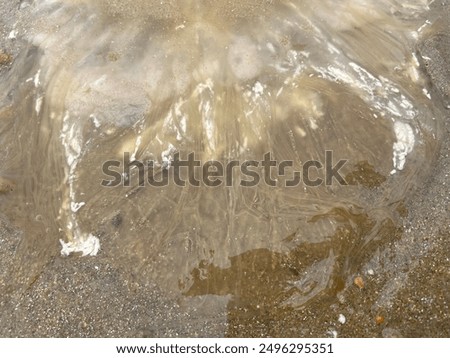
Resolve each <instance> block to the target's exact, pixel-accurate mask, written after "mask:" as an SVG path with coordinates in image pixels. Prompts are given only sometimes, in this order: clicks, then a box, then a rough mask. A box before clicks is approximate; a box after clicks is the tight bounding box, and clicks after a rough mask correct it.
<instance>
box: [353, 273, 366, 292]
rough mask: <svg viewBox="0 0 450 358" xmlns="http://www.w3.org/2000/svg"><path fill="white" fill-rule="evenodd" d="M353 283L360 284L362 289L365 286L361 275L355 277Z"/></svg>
mask: <svg viewBox="0 0 450 358" xmlns="http://www.w3.org/2000/svg"><path fill="white" fill-rule="evenodd" d="M353 283H354V284H355V285H356V286H358V287H359V288H360V289H363V288H364V280H363V278H362V277H361V276H357V277H355V279H354V281H353Z"/></svg>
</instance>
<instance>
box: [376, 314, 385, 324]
mask: <svg viewBox="0 0 450 358" xmlns="http://www.w3.org/2000/svg"><path fill="white" fill-rule="evenodd" d="M375 322H376V323H377V324H378V325H380V324H383V323H384V317H383V316H380V315H378V316H376V317H375Z"/></svg>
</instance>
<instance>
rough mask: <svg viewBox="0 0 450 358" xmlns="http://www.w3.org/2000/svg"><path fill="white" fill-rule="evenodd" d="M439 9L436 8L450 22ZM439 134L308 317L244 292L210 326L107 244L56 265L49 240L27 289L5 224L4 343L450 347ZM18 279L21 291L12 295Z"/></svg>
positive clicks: (0, 249)
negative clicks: (259, 341)
mask: <svg viewBox="0 0 450 358" xmlns="http://www.w3.org/2000/svg"><path fill="white" fill-rule="evenodd" d="M22 3H26V2H22ZM441 3H442V2H439V4H436V5H435V6H443V11H447V13H449V14H450V12H449V7H448V5H446V6H445V5H441ZM1 4H2V5H1V7H0V18H1V19H8V20H7V21H6V22H5V23H4V24H2V28H1V29H0V30H1V31H2V36H1V38H2V42H1V45H2V47H1V49H2V51H4V53H5V54H7V55H6V56H5V57H2V58H4V59H5V60H4V61H3V62H2V64H1V65H0V66H1V69H0V71H2V72H3V71H8V66H9V59H8V58H9V57H8V56H11V57H12V58H14V56H15V55H17V54H18V53H19V51H20V46H21V44H20V42H19V41H14V40H12V39H8V37H9V35H10V31H11V26H12V24H13V19H14V16H15V12H16V11H18V9H17V7H15V8H13V7H12V6H11V4H10V3H9V2H6V1H2V3H1ZM446 65H448V63H447V64H446ZM0 76H1V74H0ZM449 117H450V113H449ZM444 131H445V134H444V138H445V139H444V141H443V143H442V147H441V150H440V155H439V157H438V158H437V160H436V163H435V165H433V167H432V173H430V175H429V176H428V179H427V180H426V182H425V183H424V184H423V185H422V186H421V188H420V189H419V190H417V191H415V192H414V193H412V194H411V195H410V196H409V197H408V200H407V201H406V202H405V204H404V210H402V213H401V215H402V216H403V227H402V228H395V229H392V230H388V231H387V232H386V233H385V235H384V236H383V242H381V243H378V244H377V246H376V250H374V251H373V252H370V251H369V250H366V253H365V256H364V257H362V258H361V260H360V261H361V263H360V265H359V266H358V271H357V272H355V274H354V276H353V277H348V278H347V277H346V278H345V281H343V282H341V283H340V285H341V287H339V289H338V290H337V291H339V293H338V294H337V297H335V299H332V300H330V298H329V297H328V296H324V297H323V298H321V297H318V298H317V299H315V300H314V302H313V303H312V304H309V305H307V306H306V308H304V309H298V310H289V309H278V310H267V312H264V311H263V312H262V314H259V315H258V316H255V315H251V314H245V313H243V311H244V310H245V309H246V308H248V307H249V305H253V304H257V303H258V302H259V301H260V302H261V304H264V302H266V301H267V300H269V301H270V299H271V298H270V297H269V295H268V293H267V292H264V290H261V291H258V290H257V289H255V290H253V291H252V289H251V288H249V289H248V292H241V297H249V298H248V302H231V303H228V305H227V310H223V311H220V310H219V311H217V314H216V315H215V318H214V320H212V319H211V318H210V317H212V316H213V315H212V314H211V312H212V310H214V309H217V307H210V308H209V309H207V310H205V312H206V311H207V312H208V315H207V317H204V316H202V312H201V311H199V310H197V307H200V306H201V305H202V304H205V302H201V301H202V298H201V297H198V298H192V301H191V303H192V306H191V307H185V306H184V305H185V303H183V302H179V301H178V302H177V301H174V300H170V299H167V298H165V295H164V294H163V293H161V292H159V291H158V289H157V288H156V287H155V286H153V285H145V284H143V283H142V281H141V280H139V279H138V278H137V277H134V276H133V274H131V273H129V272H124V271H123V270H122V269H121V267H120V266H119V267H118V266H117V265H115V259H114V257H113V256H110V255H109V254H108V253H109V252H111V250H109V249H108V243H106V244H105V245H104V246H103V247H102V254H101V255H99V256H98V257H93V258H91V257H86V258H79V257H69V258H62V257H60V254H59V247H58V246H57V242H56V241H57V240H55V242H56V243H55V246H54V247H49V255H50V257H51V259H50V260H49V262H48V264H47V265H46V266H45V267H44V269H43V270H42V271H41V272H39V274H37V275H36V276H35V277H33V278H32V279H31V280H29V278H28V277H27V278H23V277H22V272H21V271H20V267H18V266H17V263H16V262H15V261H16V258H17V257H16V252H17V250H18V247H19V245H20V244H21V238H22V233H21V232H20V231H19V229H18V228H16V227H14V226H13V225H11V223H10V222H9V221H8V218H6V217H4V216H1V217H0V336H3V337H14V336H25V337H53V336H57V337H65V336H70V337H136V336H140V337H142V336H144V337H154V336H156V337H163V336H164V337H176V336H192V337H193V336H195V337H197V336H200V337H215V336H239V337H240V336H252V337H260V336H281V337H291V336H293V337H310V336H312V337H332V336H335V335H337V336H339V337H450V324H449V322H450V319H449V318H450V317H449V301H450V287H449V282H450V262H449V247H450V215H449V214H450V157H449V148H450V139H449V138H450V136H449V134H450V120H449V119H447V121H446V122H445V128H444ZM3 186H4V187H5V188H8V185H7V184H5V185H3ZM5 191H7V190H5ZM0 195H7V192H5V193H3V194H0ZM0 199H1V198H0ZM113 243H114V240H111V242H110V243H109V245H113ZM30 255H32V251H31V253H30ZM282 261H283V258H280V262H282ZM22 278H23V279H24V280H25V281H26V282H27V283H26V288H25V289H24V290H20V291H18V290H15V289H14V288H15V287H17V282H16V281H17V280H20V279H22ZM274 279H276V275H274ZM355 279H356V281H354V280H355ZM30 281H31V283H30ZM355 282H356V283H355ZM195 301H198V302H195ZM224 305H226V303H225V302H224ZM250 308H251V307H250ZM203 309H204V307H203ZM340 315H343V316H344V317H345V323H342V322H343V320H342V317H341V322H339V317H340ZM255 317H256V318H255Z"/></svg>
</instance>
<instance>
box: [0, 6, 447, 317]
mask: <svg viewBox="0 0 450 358" xmlns="http://www.w3.org/2000/svg"><path fill="white" fill-rule="evenodd" d="M427 3H428V2H427V1H419V0H416V1H408V2H406V4H405V2H399V1H393V0H385V1H376V2H375V1H363V0H359V1H341V2H339V3H338V4H336V2H332V1H326V0H324V1H315V2H304V1H290V2H289V1H280V2H272V1H265V2H260V1H241V2H237V1H236V2H234V1H231V2H230V1H215V2H212V1H206V0H205V1H187V2H186V1H185V2H176V1H165V2H160V1H154V2H153V1H150V2H148V1H145V2H144V1H133V2H131V1H113V2H110V1H108V2H107V1H88V0H80V1H66V2H60V1H35V2H34V4H33V5H31V6H30V7H28V8H27V9H25V11H27V12H28V13H29V14H30V16H31V19H32V21H33V23H32V26H29V27H27V31H26V33H24V34H22V37H23V38H24V39H25V40H26V41H27V42H28V43H29V45H28V46H27V49H26V51H24V52H23V53H22V54H21V55H20V56H18V57H17V58H16V60H15V62H14V65H13V67H12V68H11V70H10V71H9V72H8V73H7V74H6V75H5V76H6V78H5V80H4V81H3V82H2V83H1V84H0V86H1V87H2V92H3V93H7V95H6V96H4V97H2V102H1V110H0V116H1V122H0V126H1V127H0V130H1V132H0V133H1V141H2V146H3V147H4V152H3V154H2V160H3V165H2V172H1V176H2V178H5V179H7V180H8V182H12V183H13V184H14V190H13V191H12V192H10V193H8V194H5V195H3V196H2V197H1V199H0V200H1V201H0V208H1V211H2V212H3V213H6V214H7V216H8V217H10V218H11V219H13V220H14V222H15V224H16V225H17V226H18V227H19V228H21V229H23V231H24V240H23V242H22V243H21V246H20V248H19V251H18V255H19V257H20V258H21V259H20V262H19V264H18V269H19V268H20V270H22V271H23V272H24V273H23V275H24V277H25V281H32V278H33V277H35V275H38V274H39V271H40V269H41V268H42V267H43V266H44V265H45V264H46V262H48V260H49V259H50V257H51V256H52V255H54V254H55V253H56V252H58V251H59V250H60V249H61V247H62V248H63V252H62V253H63V254H69V253H71V254H77V253H78V254H79V255H81V254H82V253H83V254H86V255H89V254H97V255H108V256H111V257H113V258H114V264H115V265H116V266H118V267H121V268H122V269H123V270H125V271H129V272H131V273H132V275H133V276H134V277H136V278H137V279H138V280H139V281H141V282H144V283H151V284H156V285H158V287H159V289H161V290H162V291H163V292H165V294H166V295H167V296H170V297H178V298H180V300H187V301H188V302H189V300H190V299H191V297H192V296H201V297H203V300H202V301H196V304H198V305H199V306H200V307H202V305H205V306H206V305H207V303H208V304H211V302H212V304H214V303H217V305H223V304H224V300H223V299H219V298H218V296H224V297H226V304H227V306H228V312H229V320H230V322H232V323H233V324H235V325H236V326H237V325H239V324H240V323H241V324H242V322H247V321H248V320H252V319H254V317H259V316H265V317H266V318H267V317H270V316H271V315H273V317H277V314H278V313H277V312H279V311H280V310H282V311H289V310H291V309H296V308H300V307H304V306H305V305H308V304H313V301H314V300H315V299H317V298H319V297H324V296H326V297H335V296H336V294H337V292H339V291H340V290H342V289H343V287H345V285H346V284H348V282H349V279H350V278H351V276H352V274H353V273H355V272H356V271H357V270H358V268H359V267H360V265H361V263H362V262H363V261H364V259H365V254H366V253H367V252H370V251H373V250H376V248H377V245H379V244H380V243H381V242H385V241H387V240H395V239H398V237H399V236H400V235H401V233H400V230H399V228H398V227H399V223H400V218H401V216H402V215H403V205H404V202H405V200H407V198H408V196H409V195H410V193H411V191H412V190H413V189H414V187H415V186H417V185H418V184H420V183H421V182H422V180H423V179H424V178H425V177H426V175H427V172H428V168H429V167H430V165H432V163H433V160H434V156H435V153H436V150H437V147H438V145H439V138H440V130H439V127H440V122H441V116H440V112H439V110H438V109H437V105H436V101H435V99H434V97H431V95H430V92H429V88H427V81H426V77H425V76H424V75H423V74H422V73H421V70H420V68H419V59H418V57H417V56H418V55H417V54H416V47H415V46H416V44H417V42H418V41H419V39H420V38H421V36H423V34H424V33H426V32H427V31H429V28H430V27H431V26H430V23H431V21H430V20H433V16H434V14H431V13H429V11H428V6H427ZM326 151H332V152H333V158H334V159H333V160H334V163H336V162H337V161H339V160H341V159H346V160H348V163H347V164H346V165H345V166H344V168H343V169H342V173H343V175H344V176H345V178H346V180H347V182H348V184H350V185H340V184H339V183H338V182H337V181H333V183H332V185H320V186H307V185H303V184H301V185H299V186H297V187H295V188H287V187H285V186H284V185H283V182H282V180H281V179H280V180H279V182H278V184H277V186H276V187H269V186H267V185H264V184H260V185H258V186H256V187H242V186H239V185H238V182H239V180H237V181H234V182H233V185H231V186H228V187H226V186H224V185H222V186H219V187H217V188H210V187H207V186H205V185H201V186H200V187H193V186H186V187H179V186H176V185H173V184H171V185H169V186H167V187H164V188H155V187H152V186H149V185H147V186H145V187H142V188H140V187H138V178H137V172H136V171H134V173H133V174H134V175H133V176H132V177H131V182H132V187H104V186H102V185H101V184H100V183H101V182H102V180H104V179H105V174H103V173H102V165H103V163H104V162H105V161H107V160H119V161H120V160H122V157H123V153H124V152H128V153H131V155H132V156H133V159H137V160H141V161H146V160H154V161H156V162H158V163H159V164H160V165H161V166H165V165H166V166H167V165H168V161H169V160H170V158H172V157H173V156H174V154H175V153H176V152H180V153H182V155H184V156H186V154H187V153H189V152H195V154H196V157H197V158H198V159H199V160H201V161H202V162H206V161H209V160H218V161H222V162H229V161H231V160H240V161H245V160H261V159H262V158H263V155H264V153H267V152H270V153H272V157H273V158H274V159H275V160H277V161H282V160H292V161H294V163H295V167H296V168H299V167H300V166H301V165H302V164H303V163H305V162H307V161H308V160H318V161H321V162H322V163H324V162H325V152H326ZM197 174H199V173H197ZM261 174H262V175H263V173H262V172H261ZM318 174H319V175H320V174H323V172H320V171H319V173H318ZM237 178H238V179H239V178H240V177H239V174H238V177H237ZM60 240H61V241H60ZM61 245H62V246H61ZM99 247H100V250H99V251H98V249H99ZM97 251H98V252H97ZM58 254H59V252H58ZM80 260H82V258H80ZM25 263H26V264H25ZM199 302H200V303H199ZM211 312H214V310H211ZM211 314H212V313H211ZM274 319H275V318H274ZM269 321H270V320H269Z"/></svg>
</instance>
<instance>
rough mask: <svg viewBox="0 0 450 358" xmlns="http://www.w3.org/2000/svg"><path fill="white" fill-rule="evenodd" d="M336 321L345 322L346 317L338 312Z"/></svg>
mask: <svg viewBox="0 0 450 358" xmlns="http://www.w3.org/2000/svg"><path fill="white" fill-rule="evenodd" d="M338 321H339V323H340V324H345V322H347V319H346V318H345V316H344V315H343V314H340V315H339V318H338Z"/></svg>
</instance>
